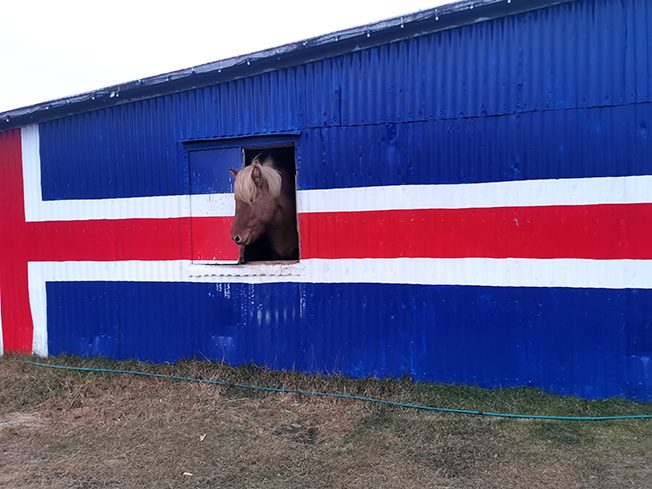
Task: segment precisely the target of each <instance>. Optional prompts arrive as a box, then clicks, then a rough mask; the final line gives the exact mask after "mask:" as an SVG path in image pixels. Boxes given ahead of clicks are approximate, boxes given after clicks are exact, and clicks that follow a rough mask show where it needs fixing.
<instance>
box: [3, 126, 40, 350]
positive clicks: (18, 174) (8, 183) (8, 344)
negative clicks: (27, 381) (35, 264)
mask: <svg viewBox="0 0 652 489" xmlns="http://www.w3.org/2000/svg"><path fill="white" fill-rule="evenodd" d="M21 158H22V150H21V140H20V130H14V131H7V132H4V133H1V134H0V174H2V178H0V298H1V300H2V333H3V345H4V350H5V351H7V352H10V351H13V352H20V353H31V351H32V314H31V311H30V307H29V292H28V288H27V259H26V256H27V255H26V254H25V242H24V239H23V238H24V237H23V235H22V232H21V231H22V225H23V222H24V221H25V210H24V207H23V176H22V175H23V174H22V164H21V161H22V160H21Z"/></svg>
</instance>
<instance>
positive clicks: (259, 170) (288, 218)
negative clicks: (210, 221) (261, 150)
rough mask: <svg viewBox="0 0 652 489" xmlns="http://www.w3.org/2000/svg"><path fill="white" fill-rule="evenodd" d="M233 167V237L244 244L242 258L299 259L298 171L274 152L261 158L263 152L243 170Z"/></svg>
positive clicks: (240, 244) (248, 259) (252, 259)
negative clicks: (279, 160) (276, 156)
mask: <svg viewBox="0 0 652 489" xmlns="http://www.w3.org/2000/svg"><path fill="white" fill-rule="evenodd" d="M229 171H230V172H231V174H232V175H233V176H234V177H235V181H234V185H233V187H234V193H233V195H234V198H235V217H234V219H233V225H232V226H231V239H232V240H233V242H234V243H235V244H237V245H239V246H241V247H244V250H243V251H244V253H243V254H241V260H242V258H243V257H244V259H245V261H257V260H296V259H298V258H299V239H298V236H297V222H296V200H295V198H294V195H293V194H294V175H292V174H290V171H289V169H288V168H287V167H286V166H285V165H277V163H276V161H275V160H274V159H273V158H272V157H271V156H267V157H266V158H265V160H263V161H262V162H261V155H257V156H256V157H254V158H253V160H252V161H251V164H249V165H248V166H245V168H243V169H242V170H240V171H238V170H235V169H233V168H231V169H230V170H229ZM247 255H249V256H247ZM252 255H253V256H252Z"/></svg>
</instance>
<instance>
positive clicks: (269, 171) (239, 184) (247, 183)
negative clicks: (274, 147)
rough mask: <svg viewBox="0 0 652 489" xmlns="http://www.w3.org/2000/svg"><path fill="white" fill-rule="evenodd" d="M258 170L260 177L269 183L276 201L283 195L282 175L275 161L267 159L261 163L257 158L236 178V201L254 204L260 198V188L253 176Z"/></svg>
mask: <svg viewBox="0 0 652 489" xmlns="http://www.w3.org/2000/svg"><path fill="white" fill-rule="evenodd" d="M256 168H258V169H259V170H260V176H261V177H262V179H263V181H264V182H266V183H267V188H268V189H269V193H270V195H271V197H272V198H273V199H275V198H276V197H278V196H279V195H281V183H282V182H281V173H280V172H279V171H278V170H277V169H276V168H274V160H272V159H271V158H267V159H265V161H263V162H262V163H260V160H259V159H258V156H256V157H255V158H254V159H253V160H252V162H251V164H250V165H249V166H247V167H245V168H244V169H242V170H241V171H239V172H238V175H237V176H236V177H235V183H234V193H235V197H236V199H238V200H240V201H242V202H246V203H248V204H252V203H253V202H254V200H256V197H258V186H257V185H256V182H255V181H254V176H253V173H254V170H255V169H256Z"/></svg>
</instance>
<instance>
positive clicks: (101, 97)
mask: <svg viewBox="0 0 652 489" xmlns="http://www.w3.org/2000/svg"><path fill="white" fill-rule="evenodd" d="M570 1H573V0H462V1H459V2H455V3H450V4H446V5H442V6H439V7H435V8H431V9H428V10H422V11H418V12H416V13H412V14H408V15H403V16H398V17H393V18H390V19H387V20H383V21H380V22H376V23H373V24H367V25H362V26H358V27H352V28H349V29H344V30H341V31H336V32H332V33H329V34H324V35H320V36H316V37H312V38H309V39H305V40H303V41H297V42H292V43H289V44H284V45H281V46H277V47H274V48H269V49H265V50H262V51H257V52H253V53H249V54H245V55H241V56H234V57H231V58H227V59H223V60H220V61H214V62H210V63H205V64H202V65H198V66H193V67H190V68H184V69H181V70H177V71H172V72H169V73H163V74H161V75H155V76H151V77H147V78H142V79H139V80H134V81H130V82H126V83H122V84H118V85H112V86H108V87H104V88H100V89H97V90H93V91H90V92H84V93H81V94H77V95H71V96H68V97H63V98H59V99H55V100H51V101H47V102H42V103H38V104H34V105H30V106H27V107H22V108H17V109H12V110H9V111H6V112H2V113H0V131H4V130H8V129H12V128H16V127H21V126H25V125H28V124H34V123H38V122H43V121H47V120H52V119H57V118H60V117H65V116H68V115H73V114H77V113H81V112H88V111H92V110H97V109H102V108H107V107H112V106H114V105H119V104H123V103H127V102H133V101H135V100H139V99H143V98H152V97H158V96H161V95H168V94H171V93H175V92H179V91H183V90H190V89H193V88H200V87H203V86H207V85H212V84H216V83H223V82H227V81H231V80H235V79H238V78H243V77H246V76H252V75H256V74H260V73H265V72H268V71H273V70H278V69H282V68H287V67H290V66H295V65H298V64H302V63H307V62H310V61H317V60H320V59H325V58H329V57H333V56H338V55H341V54H345V53H347V52H355V51H359V50H362V49H368V48H371V47H374V46H378V45H382V44H387V43H390V42H395V41H400V40H404V39H409V38H412V37H417V36H422V35H426V34H431V33H434V32H438V31H443V30H448V29H453V28H455V27H460V26H463V25H469V24H474V23H478V22H484V21H487V20H491V19H496V18H501V17H506V16H508V15H515V14H520V13H524V12H527V11H530V10H536V9H540V8H544V7H549V6H553V5H557V4H562V3H568V2H570Z"/></svg>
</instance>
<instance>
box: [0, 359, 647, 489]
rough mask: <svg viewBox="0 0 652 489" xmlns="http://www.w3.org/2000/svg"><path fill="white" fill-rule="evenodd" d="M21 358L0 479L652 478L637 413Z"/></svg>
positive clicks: (4, 374)
mask: <svg viewBox="0 0 652 489" xmlns="http://www.w3.org/2000/svg"><path fill="white" fill-rule="evenodd" d="M18 360H21V358H19V357H9V358H4V359H0V487H7V488H15V489H34V488H40V487H44V488H45V487H48V488H54V489H59V488H61V489H70V488H95V487H111V488H149V487H152V488H154V487H156V488H166V487H173V488H177V487H181V488H217V487H220V488H223V487H251V488H257V487H266V488H269V487H272V488H274V487H279V488H280V487H283V488H287V487H314V488H327V487H328V488H348V487H362V488H366V487H368V488H372V487H373V488H377V487H390V488H392V487H396V488H399V487H400V488H416V487H419V488H421V487H442V488H443V487H451V488H475V487H477V488H480V487H482V488H492V487H496V488H498V487H528V489H534V488H540V487H541V488H543V487H598V488H601V487H614V488H616V487H617V488H621V487H652V460H651V455H652V439H651V435H652V432H651V428H652V423H650V422H649V421H633V422H609V423H590V424H589V423H571V422H554V421H525V420H505V419H495V418H483V417H476V416H460V415H448V414H436V413H427V412H417V411H409V410H404V409H395V408H387V407H382V406H377V405H372V404H365V403H361V402H357V401H350V400H341V399H332V398H319V397H305V396H297V395H289V394H265V393H259V392H252V391H243V390H238V389H234V388H229V387H218V386H211V385H204V384H191V383H182V382H171V381H168V380H157V379H146V378H138V377H130V376H119V375H114V376H112V375H108V374H84V373H75V372H67V371H54V370H50V369H44V368H38V367H33V366H27V365H23V364H20V363H18ZM51 361H53V362H54V363H56V362H57V361H59V362H63V361H65V362H68V363H71V362H72V363H75V364H92V365H101V366H108V367H112V366H118V367H119V368H137V369H140V370H143V369H149V370H152V371H154V370H155V371H161V372H174V373H178V374H180V375H192V376H201V377H204V378H221V379H227V380H229V381H231V382H236V381H237V382H243V383H254V384H258V385H274V386H286V387H294V388H303V389H315V390H328V391H339V392H343V391H345V392H349V393H355V394H363V395H373V396H379V397H385V398H392V399H394V400H401V401H407V402H428V403H429V404H435V403H436V404H439V405H455V406H456V407H480V404H482V403H485V405H484V406H483V407H486V408H492V409H503V410H511V411H516V410H518V411H525V410H531V409H534V408H536V407H538V408H539V409H538V412H542V411H544V410H546V411H547V412H552V411H556V412H559V413H562V412H564V413H570V414H575V413H577V414H580V413H582V414H586V413H593V414H607V413H624V412H633V411H639V412H644V411H646V412H652V406H650V405H646V404H635V403H629V402H625V401H610V402H607V403H587V402H584V401H580V400H577V399H572V398H562V397H556V396H548V395H545V394H541V393H538V392H536V391H532V390H505V391H485V390H482V389H473V388H468V387H465V388H453V387H446V386H429V385H419V384H412V383H410V382H409V381H407V380H403V381H385V382H381V381H375V380H367V381H354V380H346V379H341V378H326V377H317V376H301V375H296V374H287V373H279V372H268V371H261V370H257V369H255V368H241V369H232V368H229V367H225V366H221V365H213V364H208V363H196V362H187V363H183V364H179V365H176V366H159V367H156V366H152V365H143V364H135V363H131V364H125V363H116V362H99V363H98V362H97V361H94V362H90V361H83V360H80V359H70V358H68V359H51ZM433 401H437V402H433ZM530 408H531V409H530ZM184 474H192V475H184Z"/></svg>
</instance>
